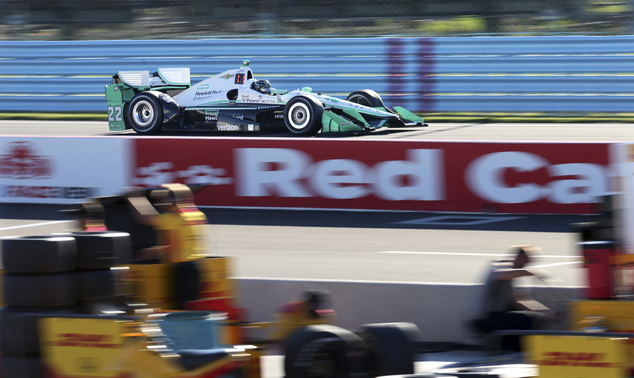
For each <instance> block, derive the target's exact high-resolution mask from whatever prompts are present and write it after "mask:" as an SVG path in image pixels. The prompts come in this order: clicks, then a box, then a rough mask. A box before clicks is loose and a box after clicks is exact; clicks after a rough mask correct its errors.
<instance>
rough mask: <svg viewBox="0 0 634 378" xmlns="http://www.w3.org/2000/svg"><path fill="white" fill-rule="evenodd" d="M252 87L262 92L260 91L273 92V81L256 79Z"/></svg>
mask: <svg viewBox="0 0 634 378" xmlns="http://www.w3.org/2000/svg"><path fill="white" fill-rule="evenodd" d="M251 88H252V89H254V90H256V91H258V92H260V93H264V94H268V95H270V94H271V83H269V81H268V80H262V79H260V80H256V81H255V82H253V84H252V85H251Z"/></svg>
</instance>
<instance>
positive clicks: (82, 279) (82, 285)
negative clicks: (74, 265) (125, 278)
mask: <svg viewBox="0 0 634 378" xmlns="http://www.w3.org/2000/svg"><path fill="white" fill-rule="evenodd" d="M77 273H78V276H79V285H78V289H79V301H80V302H81V301H83V300H86V299H89V298H100V297H111V296H113V295H115V292H116V289H115V285H116V281H115V280H116V277H115V271H114V270H112V269H103V270H83V271H79V272H77Z"/></svg>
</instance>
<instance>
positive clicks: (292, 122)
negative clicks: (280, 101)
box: [284, 96, 324, 135]
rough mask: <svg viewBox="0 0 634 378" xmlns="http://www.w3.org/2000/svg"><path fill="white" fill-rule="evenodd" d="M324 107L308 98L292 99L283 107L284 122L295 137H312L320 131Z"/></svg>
mask: <svg viewBox="0 0 634 378" xmlns="http://www.w3.org/2000/svg"><path fill="white" fill-rule="evenodd" d="M323 114H324V107H323V106H322V105H321V103H320V102H319V101H317V99H315V98H314V97H310V96H297V97H293V98H292V99H291V100H290V101H289V102H288V103H287V104H286V106H285V107H284V122H285V123H286V128H287V129H288V131H290V132H291V133H293V134H295V135H314V134H316V133H317V132H318V131H319V130H320V129H321V117H322V116H323Z"/></svg>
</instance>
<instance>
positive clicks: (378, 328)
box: [357, 323, 422, 376]
mask: <svg viewBox="0 0 634 378" xmlns="http://www.w3.org/2000/svg"><path fill="white" fill-rule="evenodd" d="M357 334H358V335H359V336H360V337H361V339H363V341H365V343H366V344H367V346H368V348H369V354H370V361H371V372H372V376H381V375H397V374H414V361H415V355H416V349H417V346H418V344H420V343H421V342H422V335H421V333H420V330H419V329H418V327H417V326H416V325H414V324H412V323H377V324H366V325H363V326H361V330H360V332H358V333H357Z"/></svg>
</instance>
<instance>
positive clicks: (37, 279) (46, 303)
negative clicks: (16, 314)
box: [4, 272, 79, 308]
mask: <svg viewBox="0 0 634 378" xmlns="http://www.w3.org/2000/svg"><path fill="white" fill-rule="evenodd" d="M77 284H78V283H77V273H76V272H70V273H57V274H41V275H29V276H23V275H15V274H12V273H7V274H5V275H4V302H5V304H6V306H7V307H11V308H36V307H61V306H74V305H76V304H77V302H78V299H79V296H78V295H79V290H78V285H77Z"/></svg>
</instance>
